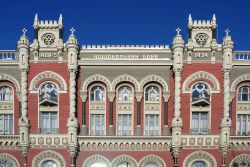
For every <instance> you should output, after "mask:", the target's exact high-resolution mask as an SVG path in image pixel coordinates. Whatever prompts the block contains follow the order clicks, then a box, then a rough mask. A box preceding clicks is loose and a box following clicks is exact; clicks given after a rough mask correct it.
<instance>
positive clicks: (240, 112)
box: [235, 83, 250, 136]
mask: <svg viewBox="0 0 250 167" xmlns="http://www.w3.org/2000/svg"><path fill="white" fill-rule="evenodd" d="M242 87H248V91H249V92H248V93H249V94H248V98H249V99H248V100H249V101H242V100H239V90H240V89H241V88H242ZM236 90H237V92H236V118H235V122H236V124H235V125H236V128H235V135H236V136H250V133H249V134H247V127H246V134H242V133H241V134H238V128H239V127H238V119H239V115H246V116H247V115H248V116H250V111H248V110H247V111H246V110H244V109H243V110H240V109H239V108H240V107H239V106H240V105H246V104H249V105H250V84H247V83H242V84H239V85H238V87H237V89H236ZM241 99H242V97H241ZM241 122H242V121H241ZM247 122H248V121H247V119H246V124H248V123H247ZM241 128H242V127H241ZM240 131H241V132H242V129H241V130H240ZM249 131H250V130H249Z"/></svg>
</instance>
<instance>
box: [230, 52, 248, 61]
mask: <svg viewBox="0 0 250 167" xmlns="http://www.w3.org/2000/svg"><path fill="white" fill-rule="evenodd" d="M234 60H250V51H235V54H234Z"/></svg>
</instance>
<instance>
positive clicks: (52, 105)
mask: <svg viewBox="0 0 250 167" xmlns="http://www.w3.org/2000/svg"><path fill="white" fill-rule="evenodd" d="M39 110H40V131H41V132H42V133H57V131H58V89H57V86H56V85H55V84H54V83H52V82H46V83H44V84H43V85H42V86H41V87H40V90H39Z"/></svg>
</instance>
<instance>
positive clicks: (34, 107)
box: [28, 63, 69, 133]
mask: <svg viewBox="0 0 250 167" xmlns="http://www.w3.org/2000/svg"><path fill="white" fill-rule="evenodd" d="M44 71H53V72H55V73H57V74H59V75H60V76H62V77H63V78H64V80H65V81H66V83H67V86H68V88H67V89H69V82H68V81H69V74H68V70H67V64H59V63H36V64H30V70H29V75H28V86H29V85H30V82H31V80H32V79H33V78H34V77H35V76H36V75H38V74H39V73H41V72H44ZM48 80H51V79H50V78H48ZM28 99H29V103H28V114H29V118H30V124H31V129H30V132H31V133H37V132H38V113H39V112H38V94H36V93H29V91H28ZM68 117H69V91H68V92H67V93H63V94H59V132H60V133H67V127H66V122H67V119H68Z"/></svg>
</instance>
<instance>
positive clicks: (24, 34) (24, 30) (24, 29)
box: [22, 28, 27, 36]
mask: <svg viewBox="0 0 250 167" xmlns="http://www.w3.org/2000/svg"><path fill="white" fill-rule="evenodd" d="M22 32H23V36H26V32H27V29H26V28H23V29H22Z"/></svg>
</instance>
